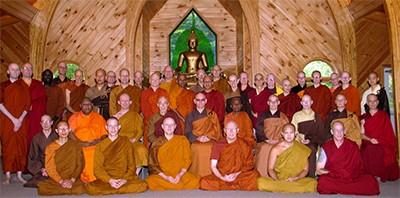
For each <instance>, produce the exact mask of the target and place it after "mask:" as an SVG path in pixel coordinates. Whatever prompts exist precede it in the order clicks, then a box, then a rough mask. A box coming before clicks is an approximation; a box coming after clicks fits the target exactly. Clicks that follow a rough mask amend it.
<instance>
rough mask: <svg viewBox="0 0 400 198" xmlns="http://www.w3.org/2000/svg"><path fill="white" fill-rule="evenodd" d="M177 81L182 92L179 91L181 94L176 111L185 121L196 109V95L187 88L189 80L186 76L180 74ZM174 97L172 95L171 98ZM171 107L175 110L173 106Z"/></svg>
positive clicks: (178, 97)
mask: <svg viewBox="0 0 400 198" xmlns="http://www.w3.org/2000/svg"><path fill="white" fill-rule="evenodd" d="M176 80H177V82H178V85H179V89H180V91H178V92H179V94H178V96H177V97H176V111H177V112H178V113H179V115H180V116H182V117H183V119H186V116H187V115H188V114H189V113H190V112H192V111H193V109H194V104H193V99H194V95H195V93H194V92H193V91H191V90H188V89H187V88H186V84H187V79H186V76H185V75H184V74H179V75H178V77H177V79H176ZM172 97H173V96H171V95H170V98H172ZM171 100H172V99H171ZM170 107H171V109H173V106H172V105H171V106H170Z"/></svg>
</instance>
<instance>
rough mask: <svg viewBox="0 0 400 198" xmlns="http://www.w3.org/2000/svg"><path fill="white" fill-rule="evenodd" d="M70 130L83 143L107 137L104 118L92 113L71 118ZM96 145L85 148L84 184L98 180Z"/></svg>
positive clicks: (76, 114) (75, 115) (75, 114)
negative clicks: (95, 172)
mask: <svg viewBox="0 0 400 198" xmlns="http://www.w3.org/2000/svg"><path fill="white" fill-rule="evenodd" d="M68 123H69V128H70V129H71V130H74V134H75V136H76V137H77V138H79V140H81V141H83V142H91V141H92V140H95V139H99V138H100V137H102V136H104V135H107V131H106V128H105V126H106V121H105V120H104V118H103V117H102V116H101V115H100V114H98V113H96V112H91V113H90V114H89V115H84V114H83V113H82V111H79V112H77V113H74V114H73V115H72V116H71V117H70V118H69V121H68ZM95 148H96V145H94V146H90V147H83V148H82V150H83V155H84V157H85V167H84V169H83V171H82V174H81V179H82V181H83V182H85V183H87V182H91V181H94V180H96V177H95V176H94V174H93V160H94V150H95Z"/></svg>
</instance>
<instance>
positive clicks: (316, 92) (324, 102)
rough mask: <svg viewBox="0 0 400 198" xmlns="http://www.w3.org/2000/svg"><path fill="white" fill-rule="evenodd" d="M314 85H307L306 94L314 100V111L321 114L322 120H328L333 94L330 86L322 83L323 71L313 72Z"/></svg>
mask: <svg viewBox="0 0 400 198" xmlns="http://www.w3.org/2000/svg"><path fill="white" fill-rule="evenodd" d="M311 78H312V81H313V83H314V84H313V86H310V87H307V88H306V89H305V91H304V95H306V94H307V95H309V96H310V97H311V99H312V100H313V101H314V103H313V105H312V109H313V111H315V113H317V114H318V115H319V116H321V118H322V120H323V121H324V122H325V121H326V116H327V115H328V113H329V112H330V111H331V109H332V94H331V91H330V90H329V88H328V87H327V86H325V85H322V84H321V81H322V77H321V72H319V71H313V72H312V74H311Z"/></svg>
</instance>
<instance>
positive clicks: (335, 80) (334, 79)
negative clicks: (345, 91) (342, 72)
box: [329, 72, 340, 93]
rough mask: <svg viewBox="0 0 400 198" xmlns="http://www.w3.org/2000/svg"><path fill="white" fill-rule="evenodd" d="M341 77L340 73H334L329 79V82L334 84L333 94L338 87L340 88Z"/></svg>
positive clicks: (331, 89)
mask: <svg viewBox="0 0 400 198" xmlns="http://www.w3.org/2000/svg"><path fill="white" fill-rule="evenodd" d="M339 78H340V76H339V74H338V73H336V72H333V73H332V74H331V75H330V77H329V82H330V83H331V84H332V87H331V88H330V91H331V93H333V92H334V91H335V90H336V89H337V88H338V87H340V79H339Z"/></svg>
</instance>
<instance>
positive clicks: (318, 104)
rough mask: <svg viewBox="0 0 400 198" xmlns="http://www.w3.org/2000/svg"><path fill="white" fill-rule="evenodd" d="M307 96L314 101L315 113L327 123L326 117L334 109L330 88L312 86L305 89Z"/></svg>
mask: <svg viewBox="0 0 400 198" xmlns="http://www.w3.org/2000/svg"><path fill="white" fill-rule="evenodd" d="M305 94H308V95H310V96H311V99H312V100H313V104H312V106H311V108H312V109H313V110H314V112H315V113H318V114H319V116H321V118H322V120H323V121H324V122H325V121H326V117H327V116H328V113H329V112H330V111H331V108H332V94H331V91H330V90H329V88H328V87H327V86H325V85H320V86H318V87H317V88H315V87H314V86H310V87H307V88H306V89H305V91H304V95H305ZM358 104H360V103H358Z"/></svg>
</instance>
